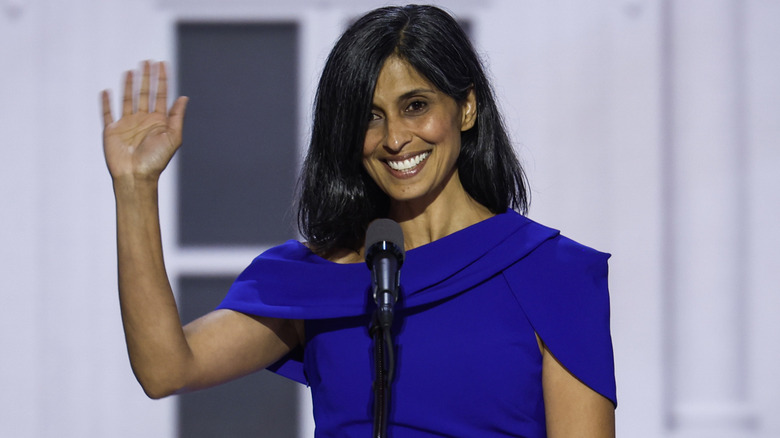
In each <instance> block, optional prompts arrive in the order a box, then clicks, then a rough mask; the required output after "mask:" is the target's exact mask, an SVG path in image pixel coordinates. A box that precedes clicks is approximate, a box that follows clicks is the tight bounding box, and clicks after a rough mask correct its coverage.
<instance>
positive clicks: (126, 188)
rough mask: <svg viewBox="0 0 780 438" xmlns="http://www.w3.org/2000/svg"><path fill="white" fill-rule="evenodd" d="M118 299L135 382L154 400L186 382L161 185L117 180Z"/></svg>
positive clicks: (185, 359)
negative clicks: (162, 222) (161, 210)
mask: <svg viewBox="0 0 780 438" xmlns="http://www.w3.org/2000/svg"><path fill="white" fill-rule="evenodd" d="M114 192H115V195H116V215H117V256H118V260H117V261H118V273H119V301H120V306H121V310H122V322H123V325H124V331H125V338H126V341H127V350H128V354H129V356H130V363H131V365H132V368H133V372H134V373H135V375H136V378H137V379H138V381H139V382H140V383H141V386H143V388H144V391H145V392H146V393H147V395H149V396H150V397H153V398H159V397H162V396H165V395H168V394H170V393H172V392H174V391H176V390H178V389H180V388H181V387H182V386H183V385H185V383H186V376H185V375H184V373H185V372H186V370H187V369H189V367H188V363H189V362H191V360H192V353H191V351H190V349H189V346H188V344H187V341H186V338H185V336H184V332H183V330H182V327H181V321H180V319H179V314H178V310H177V308H176V302H175V300H174V296H173V291H172V290H171V286H170V283H169V281H168V277H167V273H166V270H165V264H164V260H163V251H162V242H161V237H160V221H159V214H158V205H157V183H156V181H138V180H134V179H132V178H125V179H123V180H121V181H114Z"/></svg>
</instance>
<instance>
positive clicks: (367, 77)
mask: <svg viewBox="0 0 780 438" xmlns="http://www.w3.org/2000/svg"><path fill="white" fill-rule="evenodd" d="M390 55H394V56H398V57H399V58H401V59H403V60H405V61H407V62H408V63H409V64H410V65H412V66H413V67H414V68H415V69H416V70H417V71H418V72H419V73H420V74H421V75H422V76H423V77H425V78H426V79H428V80H429V81H430V82H431V83H432V84H434V85H435V86H436V87H437V88H438V89H439V90H441V91H442V92H444V93H446V94H447V95H449V96H450V97H452V98H453V99H455V100H456V101H457V102H463V101H464V100H465V99H466V96H467V95H468V92H469V90H470V89H471V88H472V87H473V88H474V90H475V93H476V100H477V121H476V123H475V125H474V127H472V128H471V129H469V130H467V131H464V132H462V133H461V151H460V155H459V157H458V163H457V164H458V174H459V176H460V179H461V183H462V185H463V187H464V189H465V190H466V192H467V193H468V194H469V195H470V196H471V197H472V198H474V199H475V200H476V201H477V202H479V203H480V204H482V205H484V206H485V207H487V208H488V209H489V210H490V211H492V212H493V213H503V212H504V211H506V210H507V209H508V208H513V209H516V210H518V211H520V212H522V213H525V212H526V210H527V208H528V196H527V190H526V180H525V174H524V172H523V169H522V167H520V163H519V162H518V160H517V158H516V156H515V154H514V151H513V149H512V145H511V143H510V142H509V138H508V136H507V134H506V129H505V128H504V123H503V120H502V118H501V115H500V113H499V111H498V108H497V107H496V103H495V98H494V96H493V90H492V88H491V86H490V83H489V81H488V79H487V77H486V75H485V73H484V71H483V68H482V64H481V62H480V60H479V57H478V56H477V54H476V52H475V50H474V48H473V47H472V45H471V42H470V41H469V39H468V37H467V36H466V34H465V33H464V32H463V29H461V27H460V26H459V25H458V23H457V22H456V21H455V20H454V19H453V18H452V17H451V16H450V15H449V14H447V13H446V12H444V11H442V10H441V9H439V8H436V7H433V6H418V5H408V6H403V7H384V8H380V9H376V10H373V11H371V12H369V13H368V14H366V15H364V16H363V17H362V18H360V19H359V20H358V21H356V22H355V23H354V24H353V25H352V26H350V27H349V29H347V31H346V32H344V34H343V35H342V36H341V38H340V39H339V40H338V42H337V43H336V46H335V47H334V48H333V50H332V51H331V53H330V55H329V57H328V60H327V62H326V64H325V68H324V70H323V72H322V77H321V78H320V83H319V87H318V89H317V96H316V100H315V104H314V125H313V129H312V135H311V142H310V144H309V151H308V153H307V155H306V159H305V161H304V165H303V172H302V173H301V178H300V181H299V184H298V201H297V205H298V227H299V229H300V232H301V234H302V235H303V237H304V238H305V239H307V240H308V242H309V243H310V245H312V247H314V248H315V251H317V252H318V253H321V254H327V253H330V252H331V251H333V250H336V249H355V250H356V249H358V248H360V247H361V246H362V243H363V242H362V241H363V238H364V235H365V231H366V228H367V227H368V224H369V222H371V221H372V220H373V219H375V218H378V217H385V216H386V215H387V213H388V209H389V205H390V200H389V197H388V196H387V195H386V194H385V193H384V192H382V191H381V190H380V189H379V187H378V186H377V185H376V184H375V183H374V181H373V180H372V179H371V177H370V176H369V175H368V173H367V172H366V171H365V169H364V168H363V164H362V163H363V161H362V151H363V142H364V140H365V135H366V129H367V127H368V120H369V115H370V113H371V103H372V100H373V95H374V88H375V86H376V80H377V77H378V76H379V71H380V69H381V67H382V65H383V64H384V62H385V60H386V59H387V58H388V57H389V56H390Z"/></svg>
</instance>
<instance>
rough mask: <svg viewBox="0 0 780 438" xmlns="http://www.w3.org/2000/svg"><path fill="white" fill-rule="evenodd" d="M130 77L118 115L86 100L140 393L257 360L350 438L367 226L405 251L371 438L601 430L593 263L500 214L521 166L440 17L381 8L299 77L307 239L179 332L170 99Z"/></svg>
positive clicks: (608, 425)
mask: <svg viewBox="0 0 780 438" xmlns="http://www.w3.org/2000/svg"><path fill="white" fill-rule="evenodd" d="M152 76H153V75H152V73H151V68H150V66H149V65H148V64H147V65H145V68H144V72H143V76H142V79H141V86H140V88H139V91H138V95H137V96H134V95H133V77H132V75H128V79H127V82H126V88H125V100H124V104H123V110H122V118H121V119H120V120H118V121H114V118H113V115H112V114H111V111H110V109H109V108H110V105H109V102H108V96H107V94H104V122H105V131H104V148H105V154H106V161H107V162H108V166H109V170H110V171H111V174H112V176H113V179H114V188H115V193H116V198H117V232H118V241H119V245H118V248H119V280H120V281H119V283H120V297H121V304H122V315H123V322H124V325H125V332H126V336H127V343H128V350H129V352H130V359H131V363H132V365H133V370H134V372H135V373H136V376H137V377H138V379H139V381H140V382H141V384H142V386H143V387H144V389H145V390H146V391H147V393H148V394H149V395H150V396H152V397H162V396H165V395H168V394H172V393H175V392H180V391H187V390H194V389H199V388H204V387H208V386H212V385H215V384H218V383H222V382H225V381H228V380H231V379H234V378H236V377H238V376H241V375H244V374H248V373H251V372H253V371H256V370H259V369H262V368H266V367H267V368H269V369H271V370H273V371H275V372H277V373H279V374H282V375H284V376H287V377H290V378H292V379H294V380H296V381H299V382H301V383H305V384H307V385H308V386H310V388H311V391H312V400H313V406H314V418H315V422H316V424H317V428H316V436H318V437H329V436H339V437H341V436H368V435H369V434H370V433H371V432H372V424H373V421H372V417H371V415H370V412H371V405H372V400H371V397H370V393H371V391H370V388H371V386H372V382H373V377H374V376H372V366H371V363H370V362H371V361H370V358H369V357H367V356H368V355H367V354H366V353H367V352H369V351H371V346H372V339H371V336H370V335H369V325H370V323H371V317H370V315H371V312H370V311H369V310H370V306H369V305H367V298H368V297H367V293H366V292H365V291H366V290H367V289H368V288H369V285H370V284H371V278H370V273H369V271H368V270H367V269H366V267H365V265H364V264H363V263H362V262H363V260H364V256H365V249H366V248H364V247H363V242H364V239H365V234H366V228H367V226H368V224H369V222H371V221H372V220H374V219H377V218H383V217H389V218H391V219H393V220H395V221H397V222H398V223H400V226H401V228H402V229H403V235H404V236H405V237H404V243H405V246H406V249H407V252H406V260H405V262H404V265H403V266H404V275H403V278H402V280H401V284H402V287H401V290H400V294H399V297H398V306H397V307H396V314H395V319H396V321H397V323H396V325H394V326H393V337H394V338H395V339H396V342H397V345H398V349H397V351H396V352H395V353H397V354H396V355H397V360H396V369H397V372H396V374H395V379H394V380H393V381H392V382H391V384H392V393H393V398H392V399H391V400H390V406H389V417H388V419H387V427H388V431H389V433H390V434H391V435H392V436H395V437H405V436H408V437H418V436H479V437H491V436H521V437H539V438H540V437H545V436H550V437H575V436H576V437H610V436H613V435H614V406H615V405H616V403H617V401H616V395H615V380H614V365H613V359H612V344H611V339H610V330H609V296H608V292H607V259H608V258H609V255H608V254H604V253H600V252H598V251H596V250H593V249H591V248H587V247H585V246H582V245H580V244H578V243H576V242H574V241H572V240H570V239H567V238H565V237H563V236H561V234H560V233H559V232H558V231H556V230H553V229H550V228H547V227H544V226H542V225H539V224H537V223H534V222H532V221H530V220H529V219H527V218H525V217H524V216H522V215H521V214H520V213H523V212H525V210H526V208H527V199H526V186H525V179H524V176H523V172H522V169H521V167H520V165H519V163H518V161H517V159H516V158H515V155H514V152H513V150H512V146H511V144H510V143H509V141H508V138H507V135H506V133H505V131H504V128H503V123H502V120H501V117H500V114H499V113H498V111H497V109H496V104H495V101H494V98H493V93H492V91H491V87H490V84H489V83H488V81H487V79H486V75H485V73H484V72H483V69H482V65H481V64H480V62H479V59H478V57H477V56H476V53H475V52H474V49H473V48H472V46H471V44H470V43H469V41H468V39H467V38H466V36H465V34H464V32H463V31H462V29H461V28H460V27H459V26H458V24H457V22H456V21H455V20H454V19H453V18H452V17H451V16H449V15H448V14H447V13H445V12H444V11H442V10H441V9H438V8H435V7H430V6H414V5H410V6H406V7H387V8H381V9H377V10H375V11H372V12H369V13H368V14H366V15H365V16H364V17H362V18H361V19H359V20H358V21H357V22H355V24H353V25H352V26H351V27H350V28H349V29H348V30H347V31H346V32H345V33H344V35H343V36H342V37H341V38H340V39H339V41H338V42H337V43H336V46H335V47H334V49H333V51H332V52H331V54H330V56H329V58H328V60H327V63H326V66H325V69H324V71H323V74H322V78H321V80H320V84H319V88H318V92H317V99H316V105H315V110H314V125H313V132H312V136H311V143H310V145H309V151H308V154H307V157H306V160H305V163H304V168H303V172H302V176H301V182H300V186H299V199H298V207H299V215H298V219H299V227H300V230H301V233H302V234H303V236H304V237H305V238H306V239H307V241H306V242H304V243H302V242H298V241H288V242H287V243H284V244H282V245H279V246H277V247H274V248H272V249H270V250H268V251H267V252H265V253H263V254H261V255H260V256H258V257H257V258H256V259H255V260H254V261H253V262H252V263H251V264H250V265H249V267H247V269H246V270H245V271H244V272H243V273H242V274H241V275H240V276H239V277H238V279H236V281H235V282H234V283H233V285H232V286H231V288H230V290H229V291H228V294H227V296H226V297H225V299H224V300H223V301H222V303H221V304H220V305H219V307H218V309H217V310H215V311H213V312H210V313H208V314H207V315H205V316H203V317H201V318H199V319H197V320H195V321H193V322H192V323H189V324H187V325H186V326H185V327H184V328H182V327H181V324H180V322H179V319H178V316H177V314H176V307H175V303H174V301H173V294H172V293H171V290H170V286H169V284H168V282H167V279H166V277H165V269H164V263H163V259H162V250H161V245H160V239H159V221H158V220H157V204H156V187H157V178H158V177H159V175H160V173H161V172H162V170H163V169H164V167H165V166H166V164H167V162H168V160H170V158H171V156H172V155H173V153H174V152H175V151H176V149H177V148H178V147H179V144H180V141H181V127H182V120H183V118H184V110H185V107H186V103H187V101H186V99H185V98H179V99H177V100H176V101H175V103H174V104H173V106H172V108H171V109H170V111H166V108H165V106H164V105H165V101H166V79H165V70H164V68H163V67H162V66H160V69H159V72H158V74H157V78H156V79H157V87H156V89H157V90H158V92H157V94H156V96H155V95H154V93H153V92H152V91H151V90H152V89H153V87H151V86H150V84H151V82H152ZM134 100H135V101H136V102H137V104H134V103H133V102H134ZM515 210H519V212H518V211H515ZM448 339H449V340H457V342H447V340H448Z"/></svg>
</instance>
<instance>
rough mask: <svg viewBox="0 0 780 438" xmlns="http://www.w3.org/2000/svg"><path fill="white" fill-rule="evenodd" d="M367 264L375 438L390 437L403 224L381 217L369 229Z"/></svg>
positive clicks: (367, 231) (367, 235)
mask: <svg viewBox="0 0 780 438" xmlns="http://www.w3.org/2000/svg"><path fill="white" fill-rule="evenodd" d="M365 249H366V264H367V265H368V267H369V269H371V284H372V292H373V296H374V301H375V302H376V311H375V312H374V318H373V320H372V321H371V326H370V328H369V332H370V334H371V337H372V339H373V342H374V370H375V375H374V387H373V389H374V433H373V435H372V436H373V437H374V438H386V437H387V422H388V415H389V411H390V384H391V382H392V381H393V373H394V371H395V356H394V346H393V336H392V332H391V328H392V325H393V306H394V305H395V302H396V300H397V299H398V293H399V289H400V278H401V271H400V270H401V265H402V264H403V260H404V235H403V231H402V230H401V226H400V225H398V223H396V222H394V221H392V220H390V219H377V220H375V221H373V222H371V224H369V226H368V229H367V230H366V243H365Z"/></svg>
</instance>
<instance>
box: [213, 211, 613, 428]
mask: <svg viewBox="0 0 780 438" xmlns="http://www.w3.org/2000/svg"><path fill="white" fill-rule="evenodd" d="M608 258H609V255H608V254H604V253H601V252H598V251H596V250H593V249H590V248H588V247H586V246H583V245H580V244H578V243H576V242H574V241H572V240H570V239H568V238H566V237H563V236H561V235H560V233H559V232H558V231H556V230H553V229H550V228H547V227H544V226H542V225H539V224H537V223H535V222H533V221H531V220H529V219H527V218H525V217H524V216H521V215H520V214H518V213H516V212H514V211H511V210H510V211H507V212H506V213H504V214H500V215H497V216H494V217H492V218H490V219H487V220H485V221H482V222H480V223H477V224H475V225H473V226H471V227H468V228H465V229H463V230H461V231H458V232H456V233H453V234H451V235H449V236H447V237H444V238H442V239H439V240H437V241H435V242H432V243H430V244H428V245H424V246H421V247H419V248H415V249H413V250H410V251H407V253H406V260H405V261H404V264H403V266H402V268H401V294H400V298H399V301H398V303H397V304H396V308H395V310H396V314H395V319H394V323H393V324H394V325H393V332H394V341H395V344H396V374H395V378H394V380H393V383H392V399H391V404H390V413H389V425H388V428H389V434H390V436H392V437H394V438H406V437H410V438H411V437H437V436H450V437H509V436H511V437H529V438H537V437H545V436H546V432H545V414H544V400H543V395H542V379H541V372H542V356H541V353H540V351H539V347H538V344H537V341H536V334H538V335H539V336H540V337H541V339H542V340H543V341H544V343H545V345H546V346H547V347H548V348H549V350H550V351H551V352H552V353H553V355H555V357H556V358H557V359H558V360H559V361H560V362H561V363H562V364H563V365H564V366H565V367H566V368H567V369H568V370H569V371H570V372H571V373H573V374H574V375H575V376H576V377H577V378H578V379H579V380H581V381H582V382H584V383H585V384H586V385H588V386H589V387H590V388H592V389H593V390H595V391H596V392H598V393H599V394H601V395H603V396H604V397H606V398H608V399H609V400H611V401H612V403H613V404H615V405H616V404H617V399H616V393H615V377H614V364H613V355H612V342H611V338H610V329H609V296H608V291H607V259H608ZM369 287H370V271H369V270H368V268H367V266H366V264H365V263H358V264H337V263H333V262H330V261H327V260H325V259H323V258H321V257H319V256H317V255H315V254H313V253H312V252H311V251H310V250H309V249H308V248H307V247H305V246H304V245H303V244H301V243H300V242H297V241H294V240H291V241H288V242H287V243H285V244H283V245H280V246H277V247H275V248H272V249H270V250H268V251H266V252H265V253H263V254H262V255H260V256H259V257H257V258H256V259H255V260H254V261H253V262H252V264H251V265H250V266H249V267H248V268H247V269H246V270H245V271H244V272H243V273H242V274H241V275H240V276H239V277H238V279H237V280H236V282H235V283H234V284H233V286H232V287H231V289H230V291H229V292H228V294H227V296H226V298H225V299H224V301H223V302H222V303H221V304H220V306H219V307H220V308H225V309H232V310H236V311H239V312H244V313H248V314H252V315H261V316H270V317H279V318H293V319H304V320H305V329H306V345H305V348H302V349H300V348H299V349H297V350H296V351H293V352H291V353H290V354H289V355H288V356H287V357H285V358H283V359H282V360H280V361H279V362H277V363H276V364H274V365H273V366H272V367H270V369H272V370H273V371H275V372H277V373H279V374H282V375H284V376H287V377H289V378H292V379H294V380H297V381H299V382H301V383H305V384H307V385H309V386H310V387H311V392H312V401H313V407H314V419H315V424H316V434H315V435H316V437H361V438H364V437H368V436H371V432H372V427H373V417H372V415H373V411H372V403H373V392H372V386H371V385H372V382H373V370H374V367H373V356H372V351H373V350H372V347H371V346H372V341H371V337H370V335H369V333H368V327H369V321H370V316H371V315H372V314H373V306H374V304H373V299H371V297H370V294H369Z"/></svg>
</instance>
